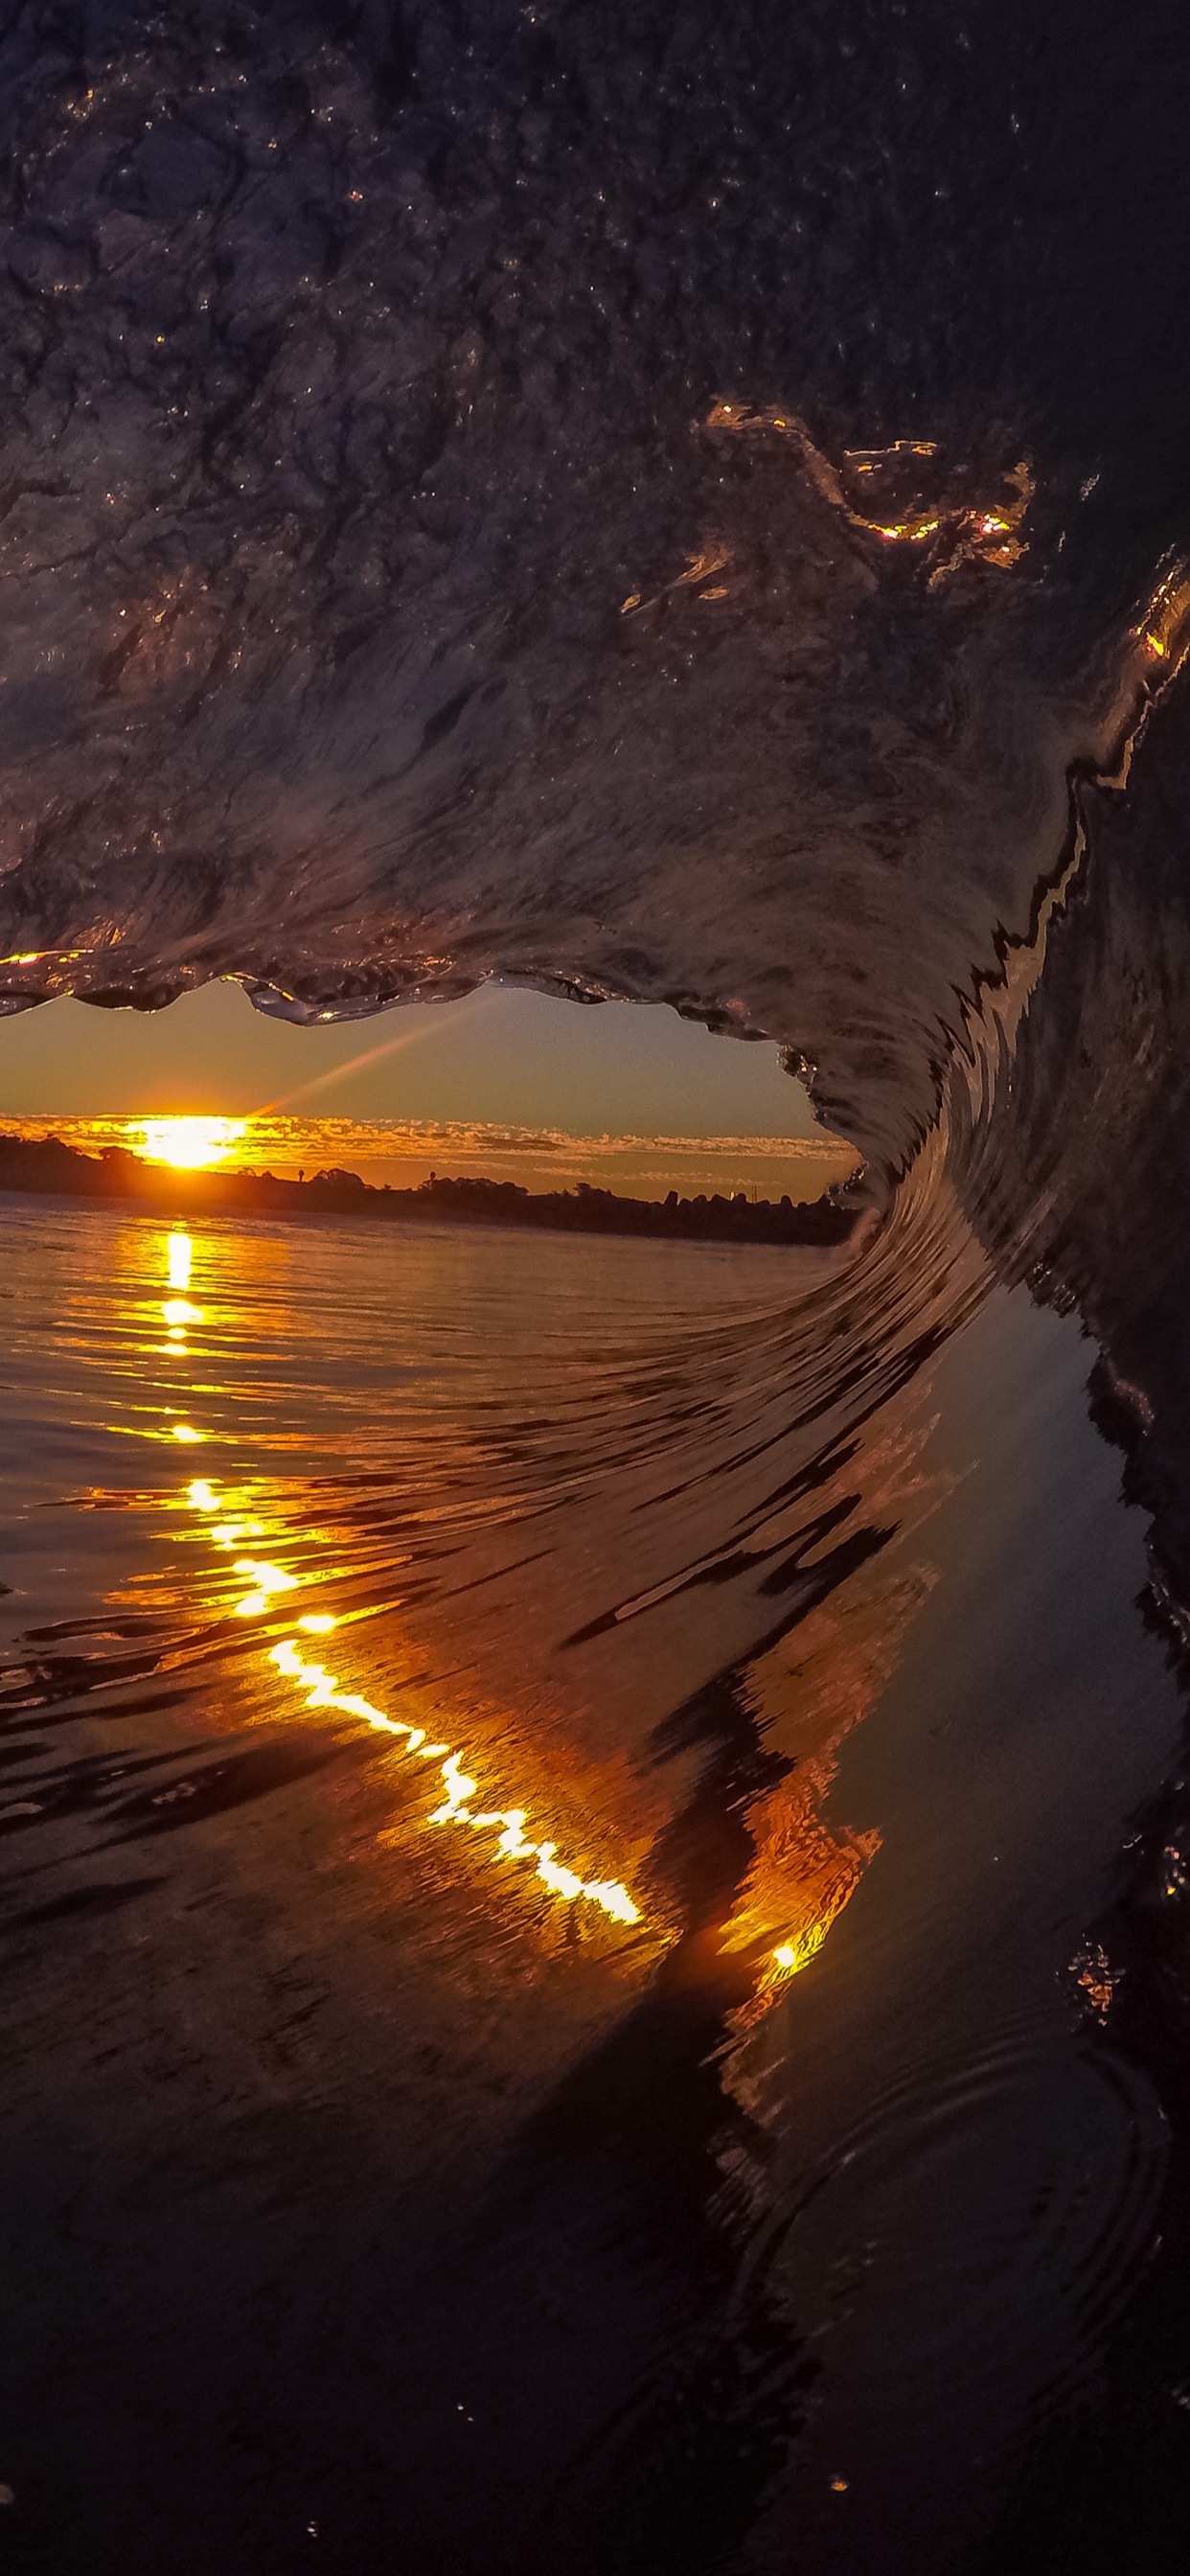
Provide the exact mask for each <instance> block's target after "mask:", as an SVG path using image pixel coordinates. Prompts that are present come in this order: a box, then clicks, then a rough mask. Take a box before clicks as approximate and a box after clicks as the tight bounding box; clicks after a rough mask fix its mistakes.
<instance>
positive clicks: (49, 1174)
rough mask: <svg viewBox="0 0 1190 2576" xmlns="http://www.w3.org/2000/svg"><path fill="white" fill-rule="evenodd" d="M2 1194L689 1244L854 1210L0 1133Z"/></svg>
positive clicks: (849, 1222)
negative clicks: (187, 1165)
mask: <svg viewBox="0 0 1190 2576" xmlns="http://www.w3.org/2000/svg"><path fill="white" fill-rule="evenodd" d="M0 1191H21V1192H25V1193H27V1194H29V1195H30V1196H36V1197H47V1198H49V1197H53V1198H74V1199H87V1200H91V1201H95V1202H98V1203H100V1204H106V1205H110V1204H113V1203H115V1204H120V1203H124V1204H127V1203H128V1202H130V1201H131V1202H132V1203H133V1204H135V1205H136V1206H138V1207H142V1208H145V1207H147V1208H150V1209H152V1210H154V1211H155V1212H156V1213H159V1214H161V1215H163V1216H171V1217H177V1216H187V1215H192V1216H282V1217H284V1216H365V1217H370V1218H375V1219H378V1220H379V1221H380V1222H382V1223H383V1222H388V1223H390V1224H402V1223H409V1222H410V1221H416V1220H418V1219H422V1220H424V1219H425V1218H427V1217H430V1218H433V1217H447V1218H450V1219H452V1220H454V1221H456V1222H459V1221H461V1222H462V1223H464V1224H467V1225H484V1226H503V1227H507V1228H519V1229H521V1230H524V1229H526V1228H528V1229H530V1230H532V1229H537V1230H539V1231H544V1232H546V1233H555V1234H587V1235H590V1234H604V1235H607V1234H615V1235H635V1236H643V1237H646V1238H649V1239H653V1240H661V1241H673V1242H681V1243H800V1244H819V1245H824V1246H837V1245H840V1244H843V1243H846V1242H847V1241H848V1240H849V1238H850V1236H851V1234H852V1232H853V1230H854V1228H855V1225H856V1222H857V1216H858V1211H857V1210H856V1209H855V1208H853V1207H845V1206H842V1205H841V1204H840V1203H839V1201H838V1200H837V1199H835V1198H833V1197H832V1196H831V1195H830V1194H829V1192H828V1193H824V1195H823V1196H822V1197H821V1198H817V1199H812V1200H809V1201H807V1202H805V1203H802V1204H799V1203H798V1202H796V1201H794V1200H792V1199H790V1198H788V1197H785V1198H782V1199H780V1200H777V1201H773V1200H770V1199H760V1200H755V1199H748V1198H745V1197H744V1195H743V1193H742V1192H740V1193H737V1195H736V1196H735V1197H734V1198H722V1197H718V1196H716V1197H713V1198H707V1197H705V1196H700V1197H698V1198H692V1199H683V1198H679V1196H678V1193H677V1191H676V1190H671V1191H670V1193H669V1196H668V1197H667V1198H665V1199H633V1198H619V1197H617V1196H616V1194H615V1192H614V1191H612V1190H601V1189H594V1188H591V1187H590V1186H589V1185H588V1184H587V1183H585V1182H580V1183H579V1184H578V1186H577V1188H576V1189H574V1190H550V1191H543V1192H540V1193H538V1192H533V1191H530V1190H526V1189H523V1188H522V1187H521V1186H520V1184H519V1183H518V1182H515V1181H489V1180H478V1179H477V1180H470V1179H456V1180H450V1179H442V1180H439V1179H438V1177H437V1175H436V1174H431V1177H430V1179H429V1180H428V1181H423V1182H421V1183H420V1184H419V1185H418V1186H417V1187H416V1188H414V1189H407V1190H402V1189H391V1188H377V1187H374V1186H373V1185H372V1184H371V1183H369V1182H367V1181H363V1180H361V1179H360V1177H359V1175H358V1173H355V1172H344V1171H337V1170H332V1171H327V1172H317V1173H315V1175H314V1177H313V1179H311V1180H308V1181H306V1180H300V1181H286V1180H279V1179H277V1177H276V1176H275V1174H274V1173H272V1172H249V1171H238V1172H224V1171H219V1170H218V1169H216V1170H212V1171H180V1170H174V1169H173V1168H172V1167H171V1166H169V1165H168V1164H164V1163H146V1162H144V1161H142V1159H141V1157H140V1156H139V1155H138V1154H133V1153H131V1152H129V1151H128V1149H127V1148H126V1147H124V1146H120V1145H109V1146H107V1147H106V1148H105V1150H104V1152H103V1153H102V1154H101V1155H99V1156H95V1155H92V1154H82V1153H80V1152H79V1151H78V1149H77V1147H75V1146H73V1145H67V1144H64V1143H63V1142H62V1140H61V1138H59V1137H53V1136H47V1137H45V1138H42V1139H36V1140H35V1139H31V1138H26V1137H22V1136H8V1135H3V1134H0Z"/></svg>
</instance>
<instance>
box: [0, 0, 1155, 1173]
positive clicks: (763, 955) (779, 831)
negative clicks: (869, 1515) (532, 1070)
mask: <svg viewBox="0 0 1190 2576" xmlns="http://www.w3.org/2000/svg"><path fill="white" fill-rule="evenodd" d="M1158 39H1159V31H1158V30H1157V29H1156V28H1154V29H1153V31H1152V37H1151V51H1150V53H1149V55H1148V56H1147V65H1146V73H1145V77H1144V82H1143V95H1142V96H1140V97H1138V96H1137V76H1136V68H1135V65H1134V63H1133V61H1132V58H1131V53H1130V51H1128V49H1127V47H1126V39H1125V37H1124V35H1123V32H1122V31H1121V30H1119V29H1118V28H1117V27H1116V24H1115V21H1114V19H1112V18H1111V17H1110V14H1109V13H1108V12H1106V11H1099V12H1097V13H1095V15H1094V16H1093V18H1092V20H1091V21H1090V22H1088V21H1087V19H1086V17H1085V13H1083V14H1080V15H1079V16H1078V18H1077V20H1073V19H1072V21H1071V24H1070V26H1069V28H1068V29H1066V30H1065V31H1063V29H1062V28H1061V27H1060V26H1059V27H1056V28H1054V29H1052V30H1050V31H1049V32H1048V33H1047V35H1046V37H1045V39H1044V40H1042V39H1040V38H1039V37H1038V35H1037V33H1036V30H1035V29H1034V28H1033V26H1032V22H1031V20H1030V19H1029V17H1028V14H1027V13H1025V12H1023V11H1022V12H1020V13H1019V14H1018V13H1016V12H1015V11H1013V10H1011V9H1010V10H1008V11H1005V10H1004V9H1003V8H997V9H994V10H993V9H991V8H983V9H979V8H977V9H975V10H973V11H971V12H969V13H968V14H967V19H966V21H965V23H964V24H963V25H961V26H960V25H958V24H957V23H955V22H953V18H952V13H950V12H947V11H942V10H937V11H936V10H934V9H932V8H930V7H924V8H919V9H917V10H915V11H913V12H911V13H909V14H907V15H903V16H898V15H897V14H896V13H893V14H892V15H889V16H887V17H886V15H885V13H882V12H877V11H872V10H869V9H868V8H866V7H862V6H850V7H848V8H846V9H844V11H843V12H842V14H841V15H840V13H839V11H838V10H837V9H834V8H832V9H831V10H829V11H827V10H806V11H800V12H798V13H797V19H796V23H795V24H793V25H791V24H790V23H789V17H788V12H787V11H786V10H784V9H783V8H778V7H776V6H775V0H753V5H752V6H750V7H749V8H748V9H746V10H745V11H744V12H743V13H742V14H740V13H735V15H734V16H733V19H732V22H731V25H730V27H728V26H727V24H726V23H725V22H720V20H719V19H718V17H717V16H716V15H715V14H714V13H708V12H697V11H694V10H689V11H686V12H684V13H680V14H679V16H678V18H677V19H676V20H675V19H674V17H673V13H672V12H671V11H669V10H663V9H660V8H653V7H646V8H644V9H641V8H635V7H634V8H632V9H615V8H613V9H611V10H600V11H593V10H584V9H579V8H573V7H566V8H550V7H545V8H541V9H536V8H535V9H533V10H531V11H530V10H525V9H522V8H516V9H513V8H508V7H499V6H491V5H483V6H475V7H466V6H459V7H457V8H446V7H441V8H438V7H431V6H425V7H419V6H417V5H415V0H410V5H409V6H408V7H406V8H398V7H397V6H396V5H395V0H393V5H391V6H389V5H386V4H385V0H376V5H369V6H367V7H364V8H361V9H358V10H355V11H352V10H350V9H348V8H345V7H344V8H340V9H337V10H336V9H335V8H334V7H330V6H328V7H326V8H323V9H319V8H317V7H315V6H313V5H311V6H308V7H304V8H303V7H300V6H287V7H278V8H276V9H274V10H264V9H261V10H252V9H248V8H245V7H240V6H235V5H227V6H225V7H218V6H208V7H206V8H204V9H203V10H201V11H198V12H190V13H187V15H186V17H185V19H184V20H179V21H176V22H175V21H171V20H169V19H167V18H165V17H163V16H162V15H160V14H159V13H150V12H147V11H145V10H142V9H138V8H136V7H118V6H115V5H109V6H104V5H92V6H88V7H86V8H84V7H82V6H81V5H80V6H79V7H78V8H72V7H69V6H54V7H53V8H47V9H44V10H39V9H37V8H36V7H20V8H17V7H11V8H9V9H7V10H6V11H5V12H4V13H3V18H2V20H0V41H2V46H3V51H2V56H0V92H2V95H3V100H4V109H3V116H4V146H5V152H6V161H5V173H6V186H7V191H8V200H7V211H8V218H9V226H10V229H9V232H8V237H7V252H6V262H5V265H4V268H3V270H2V271H0V278H2V281H3V282H2V284H0V298H2V301H3V311H2V321H3V332H4V344H5V348H6V351H7V353H8V354H7V361H6V363H7V367H8V375H7V379H6V412H5V446H4V517H3V539H2V543H3V556H2V562H0V572H2V578H3V597H4V603H5V653H4V678H3V690H2V693H0V755H2V758H3V772H2V785H0V796H2V800H3V801H2V809H0V810H2V822H0V829H2V832H3V842H4V866H5V874H4V922H3V927H2V928H0V939H2V941H3V947H4V951H5V953H6V956H7V961H8V962H7V965H6V968H5V970H4V972H5V978H6V990H7V999H8V1005H9V1007H19V1006H20V1004H21V1003H22V1002H24V1001H28V1000H30V999H35V998H37V997H38V996H40V995H43V994H45V993H48V992H54V991H59V990H72V991H77V992H81V993H83V994H85V995H87V996H89V997H90V998H94V999H97V1000H104V999H106V1000H107V1001H109V1002H121V1001H124V1002H127V1001H136V1002H139V1003H141V1004H149V1003H160V1002H162V1001H165V1000H167V999H168V998H169V996H170V995H171V994H173V993H176V992H177V991H178V990H180V989H182V988H183V987H185V986H186V985H187V984H189V983H192V982H194V981H196V980H201V979H202V978H203V977H205V976H209V975H211V974H219V973H232V974H238V975H240V976H242V977H243V978H244V980H245V982H246V983H247V985H248V987H249V989H250V990H251V992H252V994H253V997H254V999H256V1000H257V1001H258V1002H259V1003H260V1005H261V1007H262V1008H265V1009H269V1010H274V1011H278V1012H282V1013H284V1014H286V1015H288V1016H293V1017H298V1018H301V1017H311V1016H314V1017H316V1016H319V1015H323V1014H331V1015H335V1014H342V1013H351V1012H355V1011H367V1010H371V1009H374V1008H376V1007H377V1006H378V1005H380V1004H382V1003H384V1002H386V1001H390V1000H392V999H394V998H408V997H409V996H410V995H420V996H422V997H434V996H438V997H442V996H446V995H449V994H452V993H457V992H460V991H462V990H465V989H466V988H467V987H468V986H469V985H470V984H472V983H473V982H474V981H475V980H476V979H477V978H481V977H483V976H485V975H488V974H491V973H492V972H494V971H500V972H503V973H506V974H513V975H520V976H524V977H527V978H528V979H530V980H531V981H534V982H537V983H540V984H542V985H545V986H548V987H550V988H552V989H554V990H558V991H563V992H574V993H576V994H578V995H580V996H584V997H587V998H594V997H598V996H599V995H600V994H601V993H605V992H610V993H617V994H623V995H626V996H630V997H632V996H636V997H641V998H649V999H666V1000H670V1001H674V1002H676V1003H677V1004H678V1005H679V1007H681V1008H683V1009H686V1010H689V1011H692V1012H694V1013H695V1014H696V1015H698V1016H701V1017H703V1018H705V1019H708V1020H710V1021H711V1022H712V1023H713V1024H715V1025H722V1026H729V1027H732V1026H734V1027H737V1028H739V1029H740V1030H741V1031H762V1032H763V1033H765V1034H767V1035H768V1036H770V1037H775V1038H777V1039H779V1040H780V1041H781V1042H782V1043H783V1044H785V1045H787V1046H789V1047H790V1048H791V1049H793V1050H794V1051H795V1053H796V1054H797V1055H798V1056H799V1057H801V1056H804V1057H806V1058H808V1059H809V1060H810V1061H811V1062H814V1063H817V1064H818V1065H819V1066H820V1067H821V1068H822V1076H821V1080H822V1096H823V1099H824V1101H826V1102H827V1103H828V1104H829V1106H830V1107H831V1109H832V1110H833V1111H834V1113H835V1114H836V1116H839V1117H841V1118H842V1122H843V1124H844V1126H845V1127H846V1128H847V1129H848V1132H852V1131H853V1132H854V1133H855V1134H856V1136H857V1140H858V1141H859V1142H860V1143H862V1144H863V1145H864V1146H865V1147H866V1148H870V1149H872V1150H879V1151H880V1153H881V1154H882V1156H883V1157H885V1158H887V1157H888V1156H890V1155H891V1156H892V1157H893V1158H894V1159H899V1158H900V1156H901V1155H902V1154H903V1153H904V1151H905V1149H906V1147H907V1144H908V1143H909V1141H910V1140H911V1139H912V1137H913V1136H914V1135H915V1134H916V1133H917V1132H919V1131H920V1128H921V1126H922V1125H923V1123H924V1122H925V1120H926V1119H927V1118H928V1115H929V1112H930V1108H931V1106H932V1101H933V1096H934V1091H935V1088H936V1073H937V1064H938V1059H939V1054H940V1051H942V1050H943V1049H944V1047H945V1044H946V1041H947V1038H948V1036H952V1035H953V1034H954V1029H955V1020H956V1005H955V993H956V988H957V989H958V990H960V991H964V992H965V991H968V990H969V989H970V984H971V978H972V976H973V975H976V976H977V975H978V974H979V973H981V972H985V971H988V970H990V969H991V968H993V967H994V965H995V961H996V939H997V934H998V933H999V932H1001V931H1003V932H1006V933H1008V934H1019V933H1021V932H1023V931H1025V930H1027V928H1028V926H1029V921H1030V907H1031V900H1032V895H1033V889H1034V886H1035V883H1036V880H1037V878H1038V877H1039V876H1040V875H1041V874H1043V873H1044V872H1045V871H1046V870H1047V869H1048V867H1049V865H1050V864H1051V862H1052V857H1053V852H1054V848H1055V845H1056V843H1057V842H1058V841H1059V840H1060V838H1061V831H1062V828H1063V826H1062V820H1061V817H1062V812H1063V805H1064V797H1065V789H1064V783H1063V782H1064V774H1065V770H1066V767H1067V765H1068V763H1069V761H1070V760H1071V759H1072V758H1074V757H1076V756H1083V757H1089V758H1092V759H1096V758H1101V757H1102V756H1104V754H1105V752H1107V751H1108V750H1110V748H1111V745H1112V742H1113V740H1114V736H1115V733H1116V731H1117V726H1118V714H1119V710H1118V706H1117V703H1116V698H1117V689H1118V685H1119V681H1120V676H1121V673H1120V657H1121V654H1123V655H1124V658H1125V660H1126V658H1127V645H1126V640H1125V639H1126V635H1127V630H1128V628H1129V626H1130V623H1131V622H1132V619H1133V616H1134V612H1135V611H1136V608H1137V605H1138V602H1139V601H1140V600H1141V599H1142V598H1143V595H1144V593H1145V590H1146V588H1147V585H1148V583H1149V581H1150V577H1151V576H1152V574H1153V571H1154V565H1155V563H1156V562H1157V561H1158V559H1159V558H1160V557H1161V555H1162V553H1163V552H1164V550H1165V549H1166V548H1168V547H1169V545H1170V544H1171V543H1174V542H1176V540H1177V537H1178V534H1179V522H1178V511H1179V508H1180V502H1179V501H1178V500H1177V499H1175V498H1174V497H1173V492H1174V491H1176V486H1173V485H1172V477H1171V473H1170V471H1169V470H1167V468H1166V467H1165V466H1164V464H1163V461H1162V452H1161V448H1160V441H1159V440H1157V439H1155V436H1154V434H1153V432H1152V430H1151V427H1149V426H1148V424H1149V423H1150V422H1151V417H1152V411H1153V402H1152V399H1151V396H1152V392H1153V388H1154V387H1155V386H1156V385H1157V384H1158V383H1159V384H1160V387H1161V414H1162V422H1163V431H1162V435H1163V436H1167V437H1168V438H1169V440H1170V441H1171V442H1172V443H1173V444H1175V445H1176V433H1175V420H1176V418H1178V417H1180V413H1179V410H1178V406H1179V403H1180V402H1181V400H1182V396H1181V392H1180V387H1181V383H1182V373H1181V368H1182V360H1181V355H1180V348H1181V343H1180V337H1179V335H1180V334H1181V333H1182V331H1183V329H1184V323H1183V315H1182V304H1181V298H1180V289H1179V288H1178V286H1177V282H1176V281H1177V280H1178V279H1179V278H1180V276H1181V273H1182V272H1181V265H1180V262H1181V250H1182V242H1183V231H1184V223H1185V214H1184V208H1183V207H1182V205H1181V200H1180V197H1179V196H1178V193H1177V189H1176V181H1175V178H1174V175H1173V165H1174V161H1175V160H1176V153H1174V154H1173V155H1172V156H1170V157H1166V156H1165V155H1164V154H1163V150H1162V144H1163V141H1164V140H1166V139H1171V138H1167V135H1166V129H1167V125H1168V121H1169V118H1170V117H1171V116H1172V115H1173V114H1174V110H1173V106H1172V99H1173V97H1174V95H1175V94H1176V93H1175V89H1174V87H1172V86H1171V85H1170V83H1169V81H1168V80H1167V79H1166V78H1164V77H1163V68H1162V52H1161V45H1160V42H1159V40H1158ZM1178 42H1179V40H1178V39H1177V37H1176V33H1175V32H1174V30H1173V27H1172V22H1171V30H1170V34H1169V44H1170V46H1171V47H1173V51H1174V59H1175V60H1176V59H1180V55H1179V54H1178ZM1088 133H1093V134H1094V136H1095V141H1094V144H1093V146H1092V147H1091V148H1092V149H1093V150H1094V151H1095V155H1096V170H1097V184H1096V188H1095V190H1094V191H1088V190H1087V189H1086V188H1084V186H1083V184H1082V180H1081V177H1080V176H1079V175H1078V174H1079V172H1080V171H1081V167H1082V164H1081V162H1080V160H1079V158H1078V156H1079V154H1081V152H1082V151H1083V149H1084V147H1085V145H1086V138H1087V135H1088ZM1064 189H1068V190H1077V196H1078V206H1077V211H1073V210H1072V209H1071V208H1070V207H1069V205H1068V204H1067V203H1066V201H1065V198H1064V195H1063V191H1064ZM1142 259H1143V264H1144V276H1145V282H1146V283H1145V293H1144V294H1143V295H1139V296H1138V294H1137V293H1136V291H1135V278H1136V263H1137V261H1139V260H1142ZM1092 316H1093V320H1092ZM1093 338H1094V339H1095V340H1096V342H1097V351H1098V349H1100V348H1103V347H1105V346H1110V347H1111V349H1112V352H1113V356H1112V362H1111V366H1110V368H1104V367H1101V366H1100V364H1099V361H1098V354H1097V351H1096V354H1095V356H1094V358H1093V357H1092V353H1091V349H1090V345H1089V344H1090V341H1091V340H1092V339H1093ZM1080 396H1081V401H1080V399H1079V397H1080ZM1146 441H1147V444H1146ZM1171 486H1172V488H1171Z"/></svg>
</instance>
